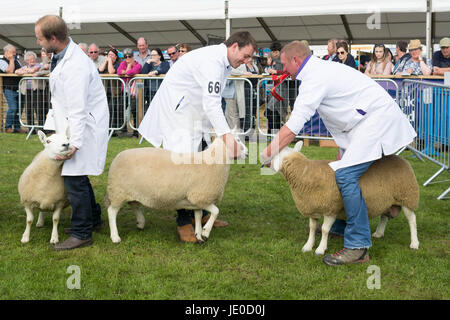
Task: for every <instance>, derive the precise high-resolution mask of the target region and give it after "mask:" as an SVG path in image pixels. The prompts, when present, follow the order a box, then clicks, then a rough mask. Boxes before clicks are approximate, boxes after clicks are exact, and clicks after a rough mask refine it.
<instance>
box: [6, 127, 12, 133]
mask: <svg viewBox="0 0 450 320" xmlns="http://www.w3.org/2000/svg"><path fill="white" fill-rule="evenodd" d="M6 133H14V129H13V128H9V129H6Z"/></svg>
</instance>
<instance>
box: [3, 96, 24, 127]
mask: <svg viewBox="0 0 450 320" xmlns="http://www.w3.org/2000/svg"><path fill="white" fill-rule="evenodd" d="M3 93H4V94H5V99H6V101H7V102H8V112H7V113H6V121H5V129H11V128H12V127H14V130H16V131H17V130H19V129H20V122H19V93H18V92H17V90H10V89H6V88H4V89H3ZM22 101H23V99H22Z"/></svg>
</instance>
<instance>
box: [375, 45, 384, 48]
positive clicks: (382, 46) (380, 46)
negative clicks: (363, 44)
mask: <svg viewBox="0 0 450 320" xmlns="http://www.w3.org/2000/svg"><path fill="white" fill-rule="evenodd" d="M375 48H384V44H376V45H375Z"/></svg>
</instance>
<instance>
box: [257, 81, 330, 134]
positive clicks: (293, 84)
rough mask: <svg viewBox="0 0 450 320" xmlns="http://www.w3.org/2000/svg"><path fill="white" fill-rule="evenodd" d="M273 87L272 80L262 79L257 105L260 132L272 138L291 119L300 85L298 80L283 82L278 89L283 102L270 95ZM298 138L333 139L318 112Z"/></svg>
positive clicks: (259, 84)
mask: <svg viewBox="0 0 450 320" xmlns="http://www.w3.org/2000/svg"><path fill="white" fill-rule="evenodd" d="M273 86H274V81H273V80H272V79H261V80H260V81H259V82H258V86H257V88H258V90H257V105H258V106H259V109H258V112H257V124H258V131H259V132H260V133H261V134H262V135H265V136H272V137H273V136H275V135H276V134H277V132H278V131H279V130H280V128H281V127H282V126H283V125H284V124H285V123H286V121H287V120H288V119H289V116H290V114H291V112H292V109H293V107H294V102H295V99H296V98H297V95H298V86H299V84H298V80H286V81H284V82H282V83H281V84H280V85H279V86H278V87H277V89H276V92H277V93H278V94H279V95H280V96H281V97H282V98H283V100H282V101H278V100H277V99H275V97H273V95H272V94H271V93H270V90H271V89H272V88H273ZM296 137H297V138H304V139H313V140H314V139H316V140H331V139H333V138H332V136H331V134H330V133H329V132H328V130H327V128H326V127H325V125H324V123H323V121H322V119H320V116H319V114H318V113H317V112H316V114H314V116H312V117H311V119H310V120H309V121H307V122H306V123H305V125H304V126H303V129H302V130H301V131H300V132H299V133H298V135H297V136H296Z"/></svg>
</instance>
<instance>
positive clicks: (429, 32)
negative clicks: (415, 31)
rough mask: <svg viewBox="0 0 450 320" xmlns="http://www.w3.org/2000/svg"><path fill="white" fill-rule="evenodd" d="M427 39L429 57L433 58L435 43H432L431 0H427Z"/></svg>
mask: <svg viewBox="0 0 450 320" xmlns="http://www.w3.org/2000/svg"><path fill="white" fill-rule="evenodd" d="M425 36H426V39H425V43H426V46H427V59H431V57H432V55H433V44H432V43H431V0H427V16H426V34H425Z"/></svg>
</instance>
